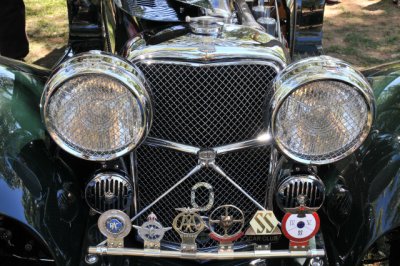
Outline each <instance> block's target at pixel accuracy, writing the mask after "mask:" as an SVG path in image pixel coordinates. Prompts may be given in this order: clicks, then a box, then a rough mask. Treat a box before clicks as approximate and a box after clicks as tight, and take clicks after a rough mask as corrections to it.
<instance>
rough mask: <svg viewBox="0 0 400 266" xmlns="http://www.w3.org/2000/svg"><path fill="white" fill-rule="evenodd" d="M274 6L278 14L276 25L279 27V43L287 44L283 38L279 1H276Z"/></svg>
mask: <svg viewBox="0 0 400 266" xmlns="http://www.w3.org/2000/svg"><path fill="white" fill-rule="evenodd" d="M274 5H275V14H276V25H277V31H278V39H279V41H280V42H281V43H285V40H284V39H283V38H282V31H281V19H280V17H279V7H278V1H274ZM295 16H296V15H295Z"/></svg>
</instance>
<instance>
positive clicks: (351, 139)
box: [271, 57, 374, 164]
mask: <svg viewBox="0 0 400 266" xmlns="http://www.w3.org/2000/svg"><path fill="white" fill-rule="evenodd" d="M300 70H301V71H300ZM275 89H276V94H275V99H274V101H275V102H274V103H273V105H274V106H275V107H274V111H273V116H272V120H271V123H272V125H271V128H272V131H273V132H272V133H273V136H274V138H275V141H276V144H277V145H278V147H279V148H280V149H281V150H282V151H283V152H284V153H285V154H286V155H288V156H289V157H291V158H292V159H294V160H296V161H299V162H302V163H310V164H326V163H331V162H334V161H337V160H340V159H341V158H343V157H345V156H346V155H348V154H349V153H350V152H352V151H354V150H355V149H356V148H358V147H359V146H360V145H361V143H362V142H363V141H364V140H365V138H366V136H367V134H368V133H369V131H370V128H371V124H372V118H373V113H374V101H373V96H372V90H371V88H370V87H369V84H368V83H367V82H366V81H365V80H364V78H363V77H362V76H361V74H359V73H358V72H357V71H355V70H354V69H352V68H351V67H350V66H349V65H347V64H345V63H343V62H341V61H339V60H336V59H333V58H330V57H317V58H311V59H306V60H303V61H300V62H298V63H296V64H295V65H293V66H291V67H289V68H288V69H287V70H285V71H284V72H283V73H282V75H280V78H279V80H278V81H277V83H276V87H275Z"/></svg>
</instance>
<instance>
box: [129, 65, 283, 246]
mask: <svg viewBox="0 0 400 266" xmlns="http://www.w3.org/2000/svg"><path fill="white" fill-rule="evenodd" d="M136 65H137V66H138V67H139V68H140V69H141V70H142V71H143V73H144V75H145V76H146V77H147V82H148V83H149V86H150V88H151V89H152V92H153V103H154V120H153V125H152V130H151V132H150V134H149V135H150V137H151V138H152V139H153V140H154V139H161V140H168V141H173V142H176V143H180V144H184V145H188V146H192V147H198V148H199V149H198V151H199V150H202V149H213V148H216V151H218V150H219V149H218V147H220V146H223V145H229V144H232V143H238V142H245V141H247V140H250V139H255V138H256V137H257V136H258V135H260V134H261V133H263V132H266V131H267V127H266V123H265V114H264V111H265V104H266V103H267V102H268V101H269V99H270V97H271V96H272V91H271V87H272V80H273V78H274V77H275V75H276V74H277V70H276V68H275V67H273V65H272V64H270V63H269V62H260V61H257V62H254V61H244V62H241V61H238V62H235V63H219V64H204V65H200V64H196V65H191V64H179V63H176V62H174V63H171V62H168V63H165V62H161V63H159V62H156V61H151V63H148V61H142V62H140V63H136ZM204 76H207V78H204ZM219 76H222V77H220V78H218V77H219ZM199 79H204V80H201V82H200V81H198V80H199ZM195 80H196V81H195ZM189 92H190V93H189ZM204 106H212V108H211V109H207V108H204ZM149 142H150V141H146V143H145V144H152V143H149ZM153 144H154V143H153ZM152 146H153V147H151V146H148V145H143V146H142V147H140V148H139V149H138V150H137V163H138V164H137V167H138V172H137V174H138V209H139V210H140V209H143V208H145V207H146V206H148V205H149V204H150V203H151V202H153V201H154V200H155V199H156V198H157V197H158V196H159V195H161V194H162V193H163V192H164V191H165V190H167V189H168V188H169V187H170V186H171V185H172V184H176V183H177V182H178V181H179V180H180V179H181V178H182V177H184V176H185V175H186V174H187V173H188V172H189V171H190V170H192V169H193V167H195V166H196V165H198V156H197V154H193V153H192V154H186V153H182V152H179V151H174V150H170V149H165V148H162V147H157V145H152ZM154 146H155V147H154ZM222 150H223V149H222ZM270 151H271V149H270V147H269V146H264V147H259V148H249V149H247V150H245V151H242V150H240V149H239V150H237V151H235V152H226V153H224V154H218V155H217V157H216V159H215V164H216V165H218V166H219V167H220V168H221V169H222V170H224V171H225V173H226V174H227V175H228V176H229V177H230V178H232V179H233V180H234V181H235V182H236V183H237V184H238V185H239V186H240V187H241V188H242V189H243V190H244V191H246V192H247V193H249V194H250V196H251V197H252V198H254V200H255V201H257V202H259V203H261V204H263V203H264V202H265V196H266V188H267V177H268V170H269V161H270ZM166 177H168V181H167V182H166V181H165V180H166ZM198 182H207V183H209V184H211V185H212V187H213V189H214V193H215V196H214V198H215V203H214V206H213V209H214V208H215V207H217V206H219V205H223V204H233V205H235V206H237V207H239V208H240V209H242V210H243V211H244V213H245V218H246V222H247V223H248V222H249V221H250V219H251V217H252V216H253V215H254V213H255V212H256V211H257V210H258V209H259V208H258V207H257V206H256V205H255V204H254V202H253V201H251V200H249V199H248V198H246V197H245V196H243V193H242V192H241V191H240V190H238V189H237V188H235V186H234V185H232V184H231V183H229V182H228V181H226V180H225V179H224V177H223V176H221V175H220V174H218V173H217V172H216V171H214V170H213V169H210V168H203V169H201V170H200V171H199V172H198V173H196V174H195V175H193V176H192V177H190V178H189V179H188V180H185V181H184V182H183V183H182V184H180V185H179V186H178V187H176V188H175V189H174V190H173V191H171V192H170V193H169V194H168V195H167V196H166V197H165V198H164V199H163V200H161V201H160V202H159V203H157V204H155V205H154V206H153V207H152V208H151V211H153V212H154V213H156V214H157V216H158V217H159V219H160V222H161V223H163V224H169V223H170V222H171V221H172V220H173V218H174V216H175V215H176V213H175V212H174V209H175V208H177V207H191V201H190V196H191V195H190V193H191V188H192V187H193V186H194V185H195V184H196V183H198ZM155 192H156V193H155ZM206 192H207V191H206V190H201V189H199V190H198V191H197V195H196V202H197V204H198V205H199V206H204V205H206V204H207V202H208V194H207V193H206ZM213 209H211V210H210V211H207V212H202V213H201V215H204V216H208V215H209V214H210V213H209V212H211V211H212V210H213ZM147 214H148V213H146V214H145V215H142V217H141V218H140V219H139V221H138V224H141V223H142V222H144V221H145V217H146V215H147ZM199 239H200V240H199V243H198V244H199V248H203V249H205V248H210V247H213V246H216V245H217V243H216V242H215V241H213V240H212V239H210V238H209V237H208V235H207V232H204V233H203V234H202V235H200V237H199ZM164 240H165V241H167V242H170V245H169V246H172V245H171V244H172V243H176V244H177V243H179V242H180V238H179V235H178V234H177V233H176V232H174V231H172V230H171V231H169V232H167V233H166V235H165V236H164Z"/></svg>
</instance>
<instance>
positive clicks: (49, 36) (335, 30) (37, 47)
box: [25, 0, 400, 67]
mask: <svg viewBox="0 0 400 266" xmlns="http://www.w3.org/2000/svg"><path fill="white" fill-rule="evenodd" d="M352 1H353V2H352ZM66 2H67V0H25V6H26V15H27V34H28V37H29V40H30V53H29V55H28V57H27V58H26V60H27V61H28V62H36V63H38V61H37V60H38V59H41V58H43V57H44V58H50V59H51V60H50V61H49V62H47V61H46V60H44V61H43V60H40V61H39V63H40V64H42V65H45V66H51V65H52V64H53V63H54V61H55V59H56V58H57V57H59V56H61V53H62V51H63V47H64V46H65V45H66V44H67V41H68V18H67V7H66ZM360 2H363V3H367V4H368V5H367V7H365V8H364V9H362V10H361V11H359V12H354V10H352V9H351V8H349V6H351V5H349V3H350V4H354V3H356V2H354V0H342V3H341V4H339V5H337V6H328V7H327V10H328V11H329V9H332V8H336V9H337V10H338V11H339V12H340V14H339V15H334V16H327V15H326V16H325V21H324V45H323V47H324V51H325V53H326V54H329V55H332V56H335V57H339V58H342V59H344V60H346V61H349V62H350V63H353V64H354V65H357V66H360V67H368V66H371V65H375V64H379V63H386V62H389V61H394V60H400V44H399V43H400V24H398V23H397V25H396V22H399V21H400V9H399V8H396V7H395V6H394V5H393V4H392V2H391V1H386V0H380V1H377V0H359V1H358V2H357V3H360ZM375 11H379V12H381V13H379V14H370V13H368V12H375ZM51 54H53V56H52V57H51V56H49V55H51Z"/></svg>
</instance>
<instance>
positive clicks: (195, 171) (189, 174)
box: [131, 164, 203, 222]
mask: <svg viewBox="0 0 400 266" xmlns="http://www.w3.org/2000/svg"><path fill="white" fill-rule="evenodd" d="M201 168H203V166H202V165H201V164H199V165H197V166H195V167H194V168H193V169H192V170H191V171H190V172H189V173H188V174H187V175H185V176H184V177H183V178H182V179H181V180H179V181H178V182H176V183H175V184H174V185H173V186H172V187H170V188H169V189H168V190H167V191H165V192H164V193H163V194H162V195H161V196H159V197H158V198H157V199H155V200H154V201H153V202H152V203H150V204H149V205H147V206H146V207H145V208H143V209H142V210H141V211H140V212H139V213H137V214H136V215H135V216H134V217H133V218H132V219H131V221H132V222H133V221H134V220H136V219H137V218H139V217H140V215H142V214H143V213H145V212H146V211H148V210H149V209H150V208H151V207H153V206H154V204H156V203H157V202H159V201H160V200H162V199H163V198H164V197H165V196H167V195H168V194H169V193H170V192H171V191H172V190H174V189H175V188H176V187H177V186H179V185H180V184H182V183H183V182H185V180H186V179H188V178H189V177H191V176H192V175H194V174H195V173H197V172H198V171H200V169H201Z"/></svg>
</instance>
